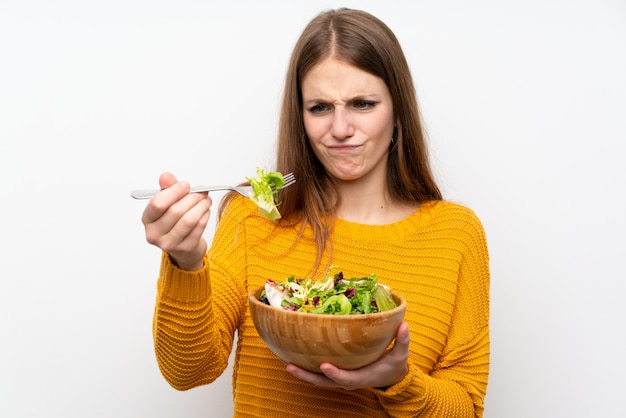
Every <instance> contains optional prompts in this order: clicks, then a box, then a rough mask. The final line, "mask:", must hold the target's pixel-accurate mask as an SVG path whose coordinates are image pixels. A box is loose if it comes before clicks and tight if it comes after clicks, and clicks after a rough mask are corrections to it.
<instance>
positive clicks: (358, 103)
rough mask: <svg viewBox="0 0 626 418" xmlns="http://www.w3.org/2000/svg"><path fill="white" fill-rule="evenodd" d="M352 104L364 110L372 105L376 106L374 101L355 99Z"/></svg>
mask: <svg viewBox="0 0 626 418" xmlns="http://www.w3.org/2000/svg"><path fill="white" fill-rule="evenodd" d="M353 106H354V107H355V108H357V109H361V110H365V109H371V108H373V107H374V106H376V103H374V102H371V101H367V100H357V101H356V102H354V105H353Z"/></svg>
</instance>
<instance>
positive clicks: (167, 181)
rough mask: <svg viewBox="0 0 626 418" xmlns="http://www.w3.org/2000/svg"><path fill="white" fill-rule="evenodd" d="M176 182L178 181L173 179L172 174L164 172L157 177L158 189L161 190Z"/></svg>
mask: <svg viewBox="0 0 626 418" xmlns="http://www.w3.org/2000/svg"><path fill="white" fill-rule="evenodd" d="M177 182H178V180H176V177H174V175H173V174H172V173H168V172H165V173H163V174H161V176H159V187H161V189H167V188H168V187H170V186H171V185H173V184H176V183H177Z"/></svg>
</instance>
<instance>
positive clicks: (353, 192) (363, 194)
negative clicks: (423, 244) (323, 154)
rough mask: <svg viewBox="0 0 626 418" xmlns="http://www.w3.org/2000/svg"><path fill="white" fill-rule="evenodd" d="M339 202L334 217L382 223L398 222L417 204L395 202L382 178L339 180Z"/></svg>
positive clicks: (366, 222)
mask: <svg viewBox="0 0 626 418" xmlns="http://www.w3.org/2000/svg"><path fill="white" fill-rule="evenodd" d="M337 189H338V192H339V196H340V197H341V203H340V205H339V207H338V208H337V217H338V218H340V219H343V220H346V221H350V222H355V223H361V224H370V225H385V224H390V223H393V222H397V221H399V220H402V219H404V218H406V217H407V216H409V215H411V214H412V213H413V212H415V210H417V208H418V205H417V204H407V203H404V202H398V201H396V200H395V199H393V198H392V197H391V195H390V194H389V189H388V187H387V182H386V179H385V178H379V179H378V180H377V181H371V180H370V181H365V180H364V179H359V180H354V181H347V182H339V184H338V185H337Z"/></svg>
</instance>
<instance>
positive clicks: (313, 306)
mask: <svg viewBox="0 0 626 418" xmlns="http://www.w3.org/2000/svg"><path fill="white" fill-rule="evenodd" d="M335 268H336V267H335V266H331V268H330V269H329V271H328V273H327V274H326V277H325V278H324V279H323V280H313V279H298V278H295V277H294V276H291V277H289V278H287V279H286V280H285V281H283V282H280V283H278V282H276V281H274V280H273V279H267V281H266V282H265V289H264V290H263V291H262V292H261V296H260V298H259V300H260V301H261V302H263V303H266V304H268V305H270V306H274V307H277V308H282V309H286V310H290V311H298V312H307V313H315V314H331V315H355V314H368V313H376V312H383V311H388V310H390V309H393V308H395V307H396V306H397V304H396V302H395V300H394V299H393V297H392V296H391V289H390V288H389V287H388V286H385V285H383V284H380V283H378V278H377V276H376V275H375V274H371V275H370V276H367V277H361V278H352V279H345V278H344V277H343V272H339V273H336V274H332V273H331V271H332V270H333V269H335Z"/></svg>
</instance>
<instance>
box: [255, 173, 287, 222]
mask: <svg viewBox="0 0 626 418" xmlns="http://www.w3.org/2000/svg"><path fill="white" fill-rule="evenodd" d="M256 172H257V177H256V178H252V177H246V179H247V180H248V181H249V182H250V186H252V192H251V193H250V194H249V196H248V197H249V198H250V200H252V201H253V202H254V203H256V204H257V206H258V207H259V212H260V213H261V215H263V216H265V217H267V218H268V219H270V220H272V221H275V220H276V219H280V212H278V205H279V204H280V203H279V202H278V191H279V190H280V189H281V188H282V187H283V185H284V184H285V179H284V178H283V175H282V174H281V173H278V172H276V171H268V172H266V171H265V170H263V169H262V168H259V167H257V169H256Z"/></svg>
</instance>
